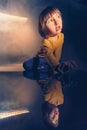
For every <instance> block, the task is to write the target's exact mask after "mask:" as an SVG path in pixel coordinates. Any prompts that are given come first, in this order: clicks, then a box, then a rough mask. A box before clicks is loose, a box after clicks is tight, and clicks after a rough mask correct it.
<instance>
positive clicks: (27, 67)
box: [23, 58, 33, 70]
mask: <svg viewBox="0 0 87 130" xmlns="http://www.w3.org/2000/svg"><path fill="white" fill-rule="evenodd" d="M32 66H33V58H32V59H29V60H27V61H25V62H24V63H23V67H24V69H25V70H30V69H32Z"/></svg>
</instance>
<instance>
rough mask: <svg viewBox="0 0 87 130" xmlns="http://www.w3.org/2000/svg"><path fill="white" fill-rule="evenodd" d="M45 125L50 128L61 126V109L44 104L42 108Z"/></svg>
mask: <svg viewBox="0 0 87 130" xmlns="http://www.w3.org/2000/svg"><path fill="white" fill-rule="evenodd" d="M42 112H43V119H44V123H45V124H46V125H47V126H49V127H57V126H58V125H59V109H58V107H57V106H55V105H54V104H50V103H49V102H44V104H43V106H42Z"/></svg>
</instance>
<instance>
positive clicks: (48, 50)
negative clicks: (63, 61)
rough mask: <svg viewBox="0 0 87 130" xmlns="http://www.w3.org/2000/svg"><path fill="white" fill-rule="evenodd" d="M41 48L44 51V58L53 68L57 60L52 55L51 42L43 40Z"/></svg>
mask: <svg viewBox="0 0 87 130" xmlns="http://www.w3.org/2000/svg"><path fill="white" fill-rule="evenodd" d="M43 50H44V52H45V59H46V61H47V63H48V64H49V65H50V67H51V68H52V69H53V68H54V67H55V66H56V65H57V64H58V61H57V59H56V57H55V55H54V52H53V47H52V44H51V43H50V41H48V40H44V43H43Z"/></svg>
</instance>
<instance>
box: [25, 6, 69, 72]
mask: <svg viewBox="0 0 87 130" xmlns="http://www.w3.org/2000/svg"><path fill="white" fill-rule="evenodd" d="M62 27H63V25H62V16H61V13H60V11H59V10H58V9H57V8H54V7H47V8H45V9H44V10H43V11H42V12H41V14H40V16H39V24H38V28H39V33H40V35H41V36H42V37H43V41H42V44H41V48H40V51H39V52H38V53H37V56H36V57H34V58H33V59H30V60H28V61H25V62H24V64H23V66H24V68H25V69H26V70H29V69H31V68H33V69H35V68H36V69H42V70H43V69H44V68H45V69H46V70H48V69H50V68H51V70H52V71H53V72H55V70H56V71H60V72H62V70H65V68H66V66H67V65H66V64H63V65H64V66H63V68H61V67H60V57H61V52H62V46H63V43H64V34H63V33H61V31H62ZM32 64H33V65H32ZM58 66H59V67H58ZM64 67H65V68H64ZM58 68H59V69H58ZM60 68H61V70H60Z"/></svg>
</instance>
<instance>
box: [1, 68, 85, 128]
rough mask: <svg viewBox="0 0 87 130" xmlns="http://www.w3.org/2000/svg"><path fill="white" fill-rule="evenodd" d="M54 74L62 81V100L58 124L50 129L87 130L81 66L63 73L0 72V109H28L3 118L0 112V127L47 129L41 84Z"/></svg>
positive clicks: (53, 76) (83, 78) (83, 74)
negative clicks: (78, 68) (43, 115)
mask: <svg viewBox="0 0 87 130" xmlns="http://www.w3.org/2000/svg"><path fill="white" fill-rule="evenodd" d="M53 78H54V79H56V81H58V82H61V86H62V91H63V95H64V103H63V104H62V105H60V106H59V110H60V123H59V126H58V127H57V128H52V129H57V130H87V72H85V71H82V70H78V71H74V72H68V73H66V74H63V75H62V76H60V75H58V74H56V75H52V74H50V73H47V72H46V73H44V72H43V73H40V72H38V73H37V74H35V72H34V73H33V72H30V73H27V72H24V73H23V72H4V73H3V72H2V73H0V113H2V112H3V113H5V112H8V111H13V110H14V111H15V110H20V109H23V110H27V111H29V112H28V113H26V112H25V113H22V114H20V115H15V116H10V117H5V118H2V116H1V115H0V130H48V128H47V126H46V125H45V124H44V122H43V118H42V110H41V108H42V104H43V103H44V96H43V91H44V90H43V89H44V87H43V86H44V84H46V83H47V82H48V81H49V80H50V79H51V80H52V79H53ZM2 115H4V114H2ZM5 115H6V114H5ZM50 130H51V129H50Z"/></svg>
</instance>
